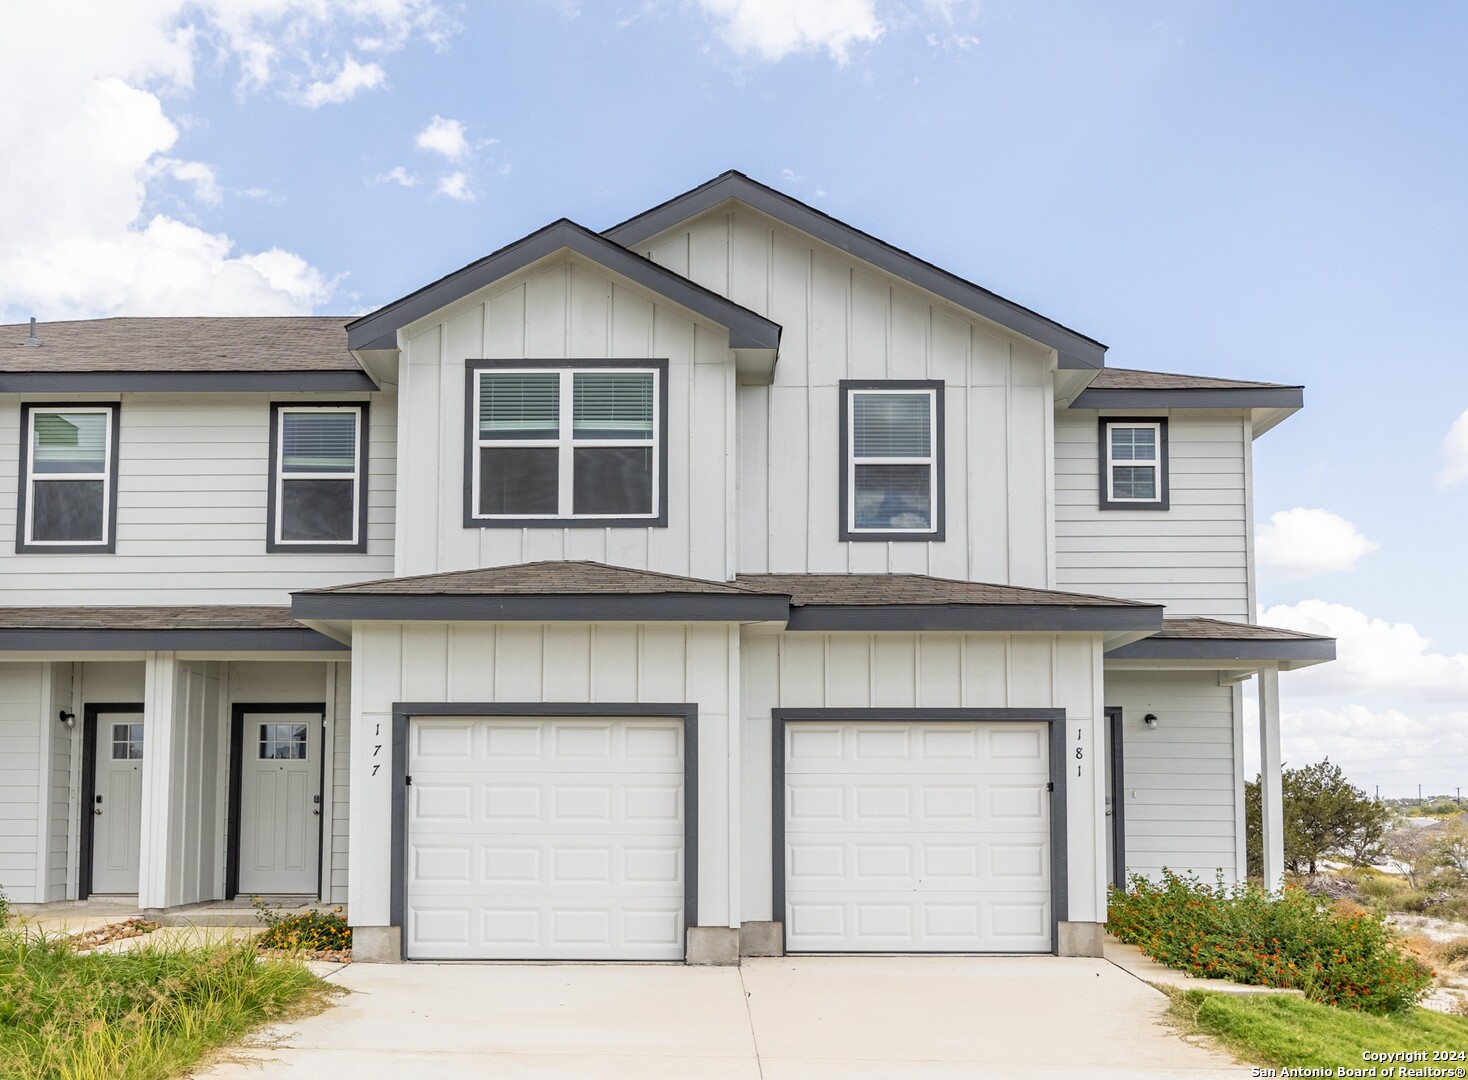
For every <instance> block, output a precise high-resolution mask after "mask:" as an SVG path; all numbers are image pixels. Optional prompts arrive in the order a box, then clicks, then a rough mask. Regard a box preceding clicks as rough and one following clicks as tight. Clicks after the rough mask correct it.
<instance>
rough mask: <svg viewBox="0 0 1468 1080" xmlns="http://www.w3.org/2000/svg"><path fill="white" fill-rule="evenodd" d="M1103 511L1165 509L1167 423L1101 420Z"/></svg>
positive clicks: (1165, 421) (1159, 419)
mask: <svg viewBox="0 0 1468 1080" xmlns="http://www.w3.org/2000/svg"><path fill="white" fill-rule="evenodd" d="M1099 453H1100V461H1101V493H1100V504H1101V509H1102V510H1166V509H1167V420H1166V419H1164V418H1161V417H1148V418H1145V419H1136V420H1133V419H1127V420H1121V419H1117V418H1115V417H1103V418H1102V420H1101V441H1100V450H1099Z"/></svg>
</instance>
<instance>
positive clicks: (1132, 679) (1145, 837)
mask: <svg viewBox="0 0 1468 1080" xmlns="http://www.w3.org/2000/svg"><path fill="white" fill-rule="evenodd" d="M1106 704H1107V705H1110V706H1120V707H1121V709H1122V721H1123V736H1122V738H1123V743H1122V745H1123V751H1122V754H1123V769H1124V778H1125V782H1126V788H1125V790H1124V792H1123V804H1122V805H1123V811H1124V815H1125V817H1124V821H1125V826H1126V862H1127V869H1128V870H1129V871H1131V872H1133V873H1139V874H1145V875H1146V876H1148V877H1152V878H1155V877H1157V876H1158V875H1159V874H1160V873H1161V871H1162V869H1163V868H1164V867H1166V868H1168V869H1171V870H1174V871H1177V872H1178V873H1193V874H1197V875H1198V876H1199V877H1200V878H1202V879H1203V880H1204V881H1208V882H1211V881H1213V879H1214V876H1215V875H1216V874H1217V873H1218V872H1219V871H1220V870H1221V871H1223V874H1224V876H1225V879H1226V880H1229V881H1232V880H1234V878H1235V877H1236V876H1237V875H1238V874H1239V873H1240V871H1241V868H1242V866H1243V854H1242V852H1239V851H1238V850H1237V845H1238V837H1237V812H1238V807H1237V787H1238V770H1239V769H1240V768H1242V764H1241V763H1239V762H1236V761H1235V760H1234V745H1235V744H1234V723H1235V718H1234V714H1233V707H1234V692H1233V688H1232V687H1231V686H1219V685H1218V676H1217V674H1216V673H1214V672H1211V671H1202V672H1199V671H1194V672H1160V671H1147V672H1142V671H1129V672H1116V671H1109V672H1107V674H1106ZM1148 713H1152V714H1154V715H1156V716H1157V725H1156V727H1153V728H1148V727H1147V726H1146V725H1145V724H1144V723H1143V721H1142V717H1144V716H1145V715H1147V714H1148Z"/></svg>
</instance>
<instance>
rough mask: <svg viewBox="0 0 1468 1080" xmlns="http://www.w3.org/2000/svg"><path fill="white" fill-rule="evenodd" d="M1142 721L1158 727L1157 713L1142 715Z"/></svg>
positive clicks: (1149, 725)
mask: <svg viewBox="0 0 1468 1080" xmlns="http://www.w3.org/2000/svg"><path fill="white" fill-rule="evenodd" d="M1142 723H1144V724H1146V725H1147V726H1148V727H1156V726H1157V714H1156V713H1150V712H1149V713H1148V714H1147V715H1146V716H1144V717H1142Z"/></svg>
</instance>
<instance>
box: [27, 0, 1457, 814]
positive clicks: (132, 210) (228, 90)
mask: <svg viewBox="0 0 1468 1080" xmlns="http://www.w3.org/2000/svg"><path fill="white" fill-rule="evenodd" d="M31 6H34V7H39V5H28V7H31ZM114 7H116V8H126V9H127V10H126V11H122V12H119V11H115V10H112V9H113V8H114ZM62 18H65V19H67V24H66V25H65V26H62V25H60V24H59V23H58V22H57V20H58V19H62ZM20 21H21V22H22V23H24V24H26V25H23V26H20V27H18V30H19V31H21V34H20V37H21V38H22V39H25V40H31V41H33V42H45V41H55V40H60V39H63V38H64V39H65V40H67V41H68V43H69V46H70V48H69V49H68V50H66V55H64V56H63V55H61V54H60V53H59V52H49V53H48V51H47V50H46V49H45V47H44V46H39V45H38V46H37V47H36V48H35V49H33V50H29V51H30V52H31V53H32V54H33V55H32V56H31V57H30V58H28V59H23V60H21V61H20V63H19V64H18V65H14V66H10V67H8V68H7V69H6V72H5V73H3V74H0V91H3V92H4V93H3V97H4V98H5V99H8V100H10V101H16V100H24V101H26V104H27V107H26V108H25V109H24V110H0V138H3V139H4V140H5V145H7V146H8V147H10V148H11V150H10V151H9V152H8V154H7V156H8V158H9V160H8V161H7V162H6V165H7V168H4V169H0V196H5V197H6V198H7V202H8V204H9V205H11V206H21V207H27V208H28V209H29V212H28V213H25V214H18V215H7V218H9V221H8V223H7V222H0V318H3V319H4V320H5V321H15V320H19V319H21V318H24V317H25V316H27V315H29V314H32V313H35V314H37V315H39V316H42V317H66V316H86V315H105V314H120V313H132V314H148V313H175V314H182V313H194V314H198V313H207V312H210V311H220V312H250V311H258V312H265V311H311V310H314V311H319V312H324V313H335V312H340V313H344V314H349V313H353V312H356V311H361V310H365V309H370V308H371V307H374V306H376V305H378V304H381V303H384V302H386V301H389V300H391V299H394V298H396V297H397V296H399V295H402V294H404V293H406V292H409V291H411V290H413V289H416V288H418V287H419V286H421V285H423V284H424V283H426V282H428V281H430V280H432V279H434V278H436V277H438V276H440V275H441V274H443V273H445V272H447V271H449V270H452V269H454V268H456V267H458V266H460V265H462V264H464V263H466V262H468V261H470V260H472V259H474V258H477V257H479V256H480V255H483V254H485V253H486V252H488V251H490V250H493V249H494V248H496V247H499V246H500V245H502V244H504V243H506V242H508V241H510V240H513V239H515V238H517V237H519V236H520V235H522V234H524V233H525V232H528V231H529V230H531V229H533V228H536V227H538V226H540V225H542V224H544V223H546V222H547V221H550V220H552V219H555V218H558V217H561V216H567V217H571V218H573V219H575V220H577V221H580V222H582V223H583V224H586V225H588V226H591V227H593V228H605V227H606V226H608V225H610V224H613V223H615V222H617V221H620V220H622V219H623V218H625V217H628V216H630V215H632V214H634V213H636V212H638V211H639V210H641V209H644V208H646V207H647V206H649V205H652V204H654V203H656V202H659V201H661V200H663V199H665V198H667V197H669V196H671V195H674V194H676V193H678V192H680V191H683V190H685V189H686V188H688V187H691V186H693V185H695V184H697V183H699V182H701V181H703V180H706V179H708V178H709V177H711V176H713V175H715V174H717V173H719V172H721V171H723V170H724V169H727V168H738V169H740V170H742V171H744V172H747V173H749V174H750V175H752V176H754V177H755V178H756V179H760V180H763V181H765V182H767V183H771V184H773V185H774V186H776V187H778V188H780V189H782V190H784V191H787V192H789V193H790V194H792V195H794V196H796V197H798V198H801V199H804V200H806V201H809V202H811V203H812V204H814V205H816V206H818V207H820V208H821V209H822V210H825V211H826V212H828V213H831V214H834V215H835V216H837V217H839V218H842V219H843V220H846V221H849V222H851V223H852V224H855V225H857V226H859V227H861V228H864V229H866V230H868V231H870V232H873V233H875V234H876V235H878V236H881V237H883V238H884V239H886V240H888V241H890V242H892V243H894V244H897V245H898V246H900V247H904V248H907V249H909V250H911V251H913V252H915V253H917V254H919V255H921V256H923V257H925V258H928V259H930V260H931V261H933V262H936V263H938V264H940V265H942V266H945V267H947V268H949V269H951V270H953V271H955V272H957V273H959V274H962V275H964V276H966V277H969V278H971V279H972V280H975V281H977V282H979V283H981V284H983V285H986V286H988V287H990V288H992V289H994V290H995V291H997V292H1000V293H1002V294H1004V295H1006V296H1008V297H1010V298H1012V299H1014V300H1017V301H1019V302H1020V303H1023V304H1025V305H1027V306H1030V307H1033V308H1035V309H1037V310H1039V311H1041V312H1044V313H1045V314H1047V315H1050V316H1051V317H1053V318H1056V319H1058V320H1059V321H1061V322H1064V323H1066V324H1067V325H1070V326H1072V327H1075V328H1076V329H1078V330H1081V331H1083V332H1085V333H1087V334H1090V335H1092V336H1094V337H1097V338H1099V339H1101V340H1102V341H1105V342H1106V343H1107V344H1108V345H1110V346H1111V352H1110V355H1109V360H1108V362H1109V363H1110V364H1112V365H1114V366H1119V367H1142V368H1152V369H1157V370H1166V371H1187V372H1197V373H1202V374H1212V375H1222V376H1233V377H1240V378H1255V379H1264V380H1272V381H1282V382H1300V383H1304V384H1306V386H1307V388H1308V389H1307V395H1306V401H1307V408H1306V409H1305V411H1304V412H1303V413H1301V414H1300V415H1298V416H1296V417H1294V418H1293V419H1291V420H1290V421H1288V422H1287V423H1285V424H1284V425H1282V426H1281V427H1279V428H1277V429H1276V430H1274V431H1272V432H1270V433H1269V434H1268V435H1266V436H1264V437H1263V438H1262V439H1261V440H1260V441H1259V442H1258V443H1257V444H1256V458H1255V465H1256V473H1255V476H1256V491H1255V499H1256V505H1255V509H1256V518H1257V520H1258V521H1259V523H1260V524H1261V525H1263V526H1266V531H1265V533H1264V534H1263V535H1261V562H1262V563H1264V564H1266V565H1267V566H1268V567H1269V568H1270V576H1269V577H1267V578H1266V579H1265V580H1263V581H1262V582H1261V590H1260V602H1261V606H1262V607H1264V608H1266V609H1269V612H1270V617H1271V618H1272V619H1273V620H1274V621H1276V622H1285V623H1288V624H1289V625H1308V626H1315V627H1320V628H1322V629H1326V630H1329V631H1331V632H1335V633H1339V634H1342V635H1343V638H1342V640H1343V650H1342V653H1343V659H1342V663H1340V664H1337V665H1334V667H1335V668H1336V669H1337V670H1336V672H1335V673H1333V674H1329V675H1326V674H1323V673H1321V672H1312V673H1309V674H1304V675H1292V676H1286V678H1285V681H1284V686H1285V691H1286V694H1287V695H1288V700H1287V703H1286V710H1287V712H1289V711H1290V710H1294V711H1293V713H1292V716H1293V717H1294V719H1293V720H1292V721H1290V724H1289V726H1287V731H1292V732H1293V734H1292V735H1289V736H1287V739H1286V751H1287V756H1290V755H1291V754H1293V756H1294V757H1295V758H1297V759H1298V760H1305V759H1307V758H1309V759H1313V758H1316V757H1318V756H1320V754H1321V753H1324V752H1330V753H1332V756H1333V757H1334V758H1335V759H1337V760H1342V761H1344V762H1345V763H1346V764H1347V767H1348V770H1349V771H1350V772H1351V774H1352V775H1353V776H1356V777H1357V779H1358V782H1361V783H1371V784H1374V783H1378V782H1379V783H1381V784H1382V785H1383V788H1384V790H1386V789H1387V787H1388V786H1390V785H1395V784H1401V785H1404V786H1405V785H1407V784H1408V783H1409V779H1408V778H1407V777H1406V774H1405V772H1396V771H1394V770H1398V769H1402V770H1406V771H1410V772H1411V773H1412V776H1411V777H1410V784H1411V785H1412V786H1415V783H1416V782H1417V780H1418V779H1419V778H1420V779H1422V780H1424V782H1427V783H1429V784H1432V783H1436V784H1438V786H1448V787H1451V786H1454V782H1455V777H1456V776H1457V775H1459V774H1461V773H1464V772H1468V621H1465V619H1464V618H1463V616H1462V610H1463V607H1464V605H1465V602H1468V589H1465V580H1464V573H1463V570H1462V566H1463V559H1462V554H1461V552H1462V549H1463V546H1464V542H1463V539H1462V538H1463V537H1464V535H1465V534H1468V475H1465V476H1464V477H1463V478H1460V479H1459V480H1458V481H1457V482H1456V483H1450V484H1447V485H1446V486H1442V485H1441V484H1439V483H1438V482H1437V478H1438V476H1439V473H1440V472H1442V471H1443V470H1444V469H1449V470H1451V469H1452V468H1453V466H1454V464H1455V463H1458V464H1461V466H1462V468H1463V469H1464V472H1465V474H1468V421H1464V423H1463V425H1462V430H1461V433H1460V436H1459V437H1458V443H1457V444H1453V443H1452V440H1450V439H1449V432H1450V429H1452V427H1453V425H1454V423H1455V421H1456V420H1457V418H1458V417H1459V416H1460V415H1463V414H1464V413H1465V410H1468V363H1465V360H1468V357H1465V349H1468V346H1465V341H1468V333H1465V327H1464V321H1465V320H1464V311H1465V309H1468V305H1465V297H1468V257H1465V255H1464V251H1465V246H1468V244H1465V241H1468V235H1465V234H1468V203H1465V199H1464V194H1463V178H1464V176H1465V174H1468V125H1465V123H1464V119H1463V118H1464V114H1465V106H1468V73H1465V70H1468V69H1465V67H1464V65H1463V64H1462V62H1461V58H1462V52H1463V49H1464V46H1465V44H1468V6H1464V5H1462V4H1454V3H1422V4H1414V5H1410V6H1395V7H1387V6H1383V5H1379V4H1368V3H1331V4H1324V3H1294V4H1289V5H1278V4H1264V3H1227V4H1225V3H1180V2H1168V3H1124V4H1108V5H1095V4H1082V3H1023V4H1021V3H1000V2H988V0H986V2H972V0H906V2H899V3H892V2H888V0H676V2H675V0H609V2H601V3H592V2H589V0H588V2H584V3H576V2H575V0H559V2H555V0H507V2H501V3H485V4H473V5H468V4H458V5H456V4H447V3H439V4H435V3H432V2H430V0H355V2H353V3H345V2H343V3H334V2H332V0H322V2H321V3H307V2H305V0H212V2H205V3H190V4H183V3H178V2H176V0H137V2H136V3H134V4H129V5H102V4H98V5H96V6H95V10H94V11H93V13H92V18H90V19H82V20H79V19H76V17H75V16H74V15H71V16H66V15H58V14H55V13H52V12H46V11H38V12H34V13H29V12H28V13H26V14H24V15H21V16H20ZM5 80H10V81H11V83H12V85H10V86H8V87H7V86H5V85H4V82H5ZM1445 440H1449V446H1448V451H1445V449H1444V447H1445ZM1453 445H1456V446H1457V451H1456V452H1457V454H1458V456H1457V457H1455V456H1454V454H1453V453H1452V452H1449V451H1451V450H1452V446H1453ZM1453 475H1456V474H1453ZM1287 511H1295V513H1294V514H1293V515H1289V516H1287V517H1286V518H1285V519H1284V520H1283V521H1281V522H1277V523H1274V524H1273V525H1271V524H1270V519H1271V516H1272V515H1274V514H1276V513H1278V512H1287ZM1312 511H1323V512H1324V513H1323V514H1322V513H1312ZM1372 545H1375V546H1374V547H1373V546H1372ZM1312 602H1313V605H1314V606H1312ZM1347 646H1349V647H1347ZM1353 710H1354V711H1353ZM1291 739H1293V740H1294V741H1293V742H1291ZM1388 759H1389V760H1388ZM1418 774H1420V776H1419V775H1418Z"/></svg>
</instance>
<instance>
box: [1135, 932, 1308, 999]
mask: <svg viewBox="0 0 1468 1080" xmlns="http://www.w3.org/2000/svg"><path fill="white" fill-rule="evenodd" d="M1106 959H1107V960H1108V961H1110V962H1111V963H1113V964H1115V965H1116V966H1117V967H1119V968H1121V969H1122V970H1123V971H1125V972H1126V973H1127V974H1129V975H1135V976H1136V977H1137V978H1139V979H1141V980H1143V981H1144V982H1149V983H1152V984H1153V985H1154V986H1172V987H1176V988H1177V989H1179V990H1212V991H1214V992H1215V993H1219V994H1294V995H1296V996H1297V997H1304V996H1305V995H1304V993H1303V992H1302V991H1300V990H1290V989H1285V988H1281V987H1277V986H1249V985H1247V984H1245V983H1236V982H1230V981H1229V980H1228V979H1199V978H1195V977H1194V976H1192V975H1189V974H1188V973H1187V972H1186V971H1179V970H1178V969H1177V968H1170V967H1167V966H1166V965H1165V964H1159V963H1158V962H1157V961H1156V960H1153V959H1151V958H1150V957H1148V956H1146V955H1145V954H1143V952H1142V950H1141V949H1139V948H1137V947H1136V946H1135V945H1123V944H1122V943H1121V942H1119V941H1117V940H1116V939H1114V938H1109V937H1108V938H1107V939H1106Z"/></svg>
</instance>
